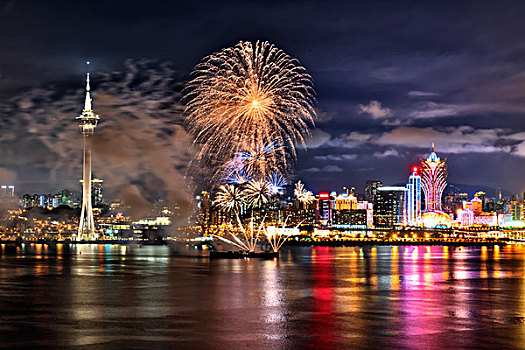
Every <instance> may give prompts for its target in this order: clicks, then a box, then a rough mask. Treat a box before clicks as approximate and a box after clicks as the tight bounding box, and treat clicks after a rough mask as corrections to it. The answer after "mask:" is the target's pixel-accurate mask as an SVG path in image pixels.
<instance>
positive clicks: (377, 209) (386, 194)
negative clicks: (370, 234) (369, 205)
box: [374, 186, 407, 227]
mask: <svg viewBox="0 0 525 350" xmlns="http://www.w3.org/2000/svg"><path fill="white" fill-rule="evenodd" d="M406 195H407V189H406V188H405V187H395V186H383V187H379V188H378V189H377V193H376V195H375V198H374V226H377V227H392V226H394V225H403V224H405V222H406V216H405V200H406Z"/></svg>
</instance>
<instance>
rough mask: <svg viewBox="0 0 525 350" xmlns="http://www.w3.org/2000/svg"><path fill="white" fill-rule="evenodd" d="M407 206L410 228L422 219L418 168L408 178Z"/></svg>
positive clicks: (407, 219)
mask: <svg viewBox="0 0 525 350" xmlns="http://www.w3.org/2000/svg"><path fill="white" fill-rule="evenodd" d="M405 204H406V209H405V211H406V221H407V225H409V226H416V225H418V223H419V220H420V218H421V176H419V175H418V168H417V167H413V168H412V175H410V177H409V178H408V184H407V199H406V201H405Z"/></svg>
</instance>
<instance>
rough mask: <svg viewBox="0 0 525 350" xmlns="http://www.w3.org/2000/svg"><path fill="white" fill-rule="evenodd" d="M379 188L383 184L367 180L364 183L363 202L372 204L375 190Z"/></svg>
mask: <svg viewBox="0 0 525 350" xmlns="http://www.w3.org/2000/svg"><path fill="white" fill-rule="evenodd" d="M381 186H383V183H382V182H381V181H379V180H367V181H366V183H365V200H366V201H367V202H370V203H373V202H374V197H375V195H376V193H377V189H378V188H379V187H381Z"/></svg>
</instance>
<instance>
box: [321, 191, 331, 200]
mask: <svg viewBox="0 0 525 350" xmlns="http://www.w3.org/2000/svg"><path fill="white" fill-rule="evenodd" d="M328 198H330V195H329V194H328V193H327V192H321V193H319V199H328Z"/></svg>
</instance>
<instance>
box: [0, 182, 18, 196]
mask: <svg viewBox="0 0 525 350" xmlns="http://www.w3.org/2000/svg"><path fill="white" fill-rule="evenodd" d="M0 190H1V191H0V197H1V198H14V197H15V186H13V185H2V186H1V187H0Z"/></svg>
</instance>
